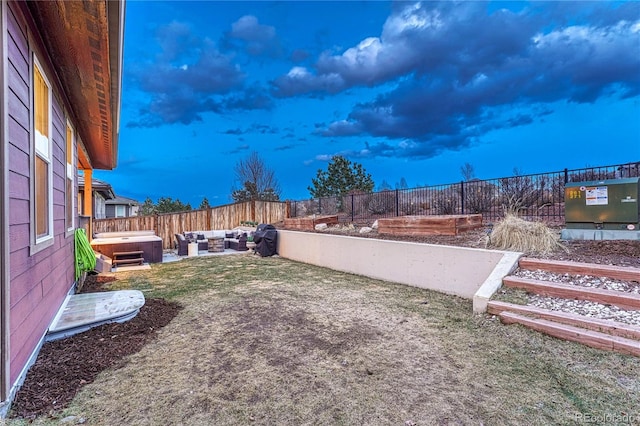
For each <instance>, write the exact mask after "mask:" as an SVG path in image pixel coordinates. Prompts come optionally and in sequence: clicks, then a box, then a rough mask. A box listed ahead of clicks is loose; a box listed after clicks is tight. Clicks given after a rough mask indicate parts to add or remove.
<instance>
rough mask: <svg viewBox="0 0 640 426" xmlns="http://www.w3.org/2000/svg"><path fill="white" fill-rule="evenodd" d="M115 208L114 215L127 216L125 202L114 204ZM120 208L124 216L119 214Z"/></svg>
mask: <svg viewBox="0 0 640 426" xmlns="http://www.w3.org/2000/svg"><path fill="white" fill-rule="evenodd" d="M114 207H115V208H114V210H113V215H114V217H118V218H120V217H127V206H125V205H124V204H116V205H114ZM118 208H121V209H122V216H118Z"/></svg>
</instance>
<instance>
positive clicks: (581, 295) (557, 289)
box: [502, 276, 640, 310]
mask: <svg viewBox="0 0 640 426" xmlns="http://www.w3.org/2000/svg"><path fill="white" fill-rule="evenodd" d="M502 283H503V284H504V285H505V286H507V287H512V288H520V289H523V290H525V291H528V292H530V293H536V294H539V295H541V296H550V297H561V298H564V299H578V300H588V301H591V302H598V303H604V304H610V305H616V306H619V307H621V308H623V309H633V310H635V309H640V294H634V293H625V292H622V291H615V290H604V289H600V288H590V287H581V286H576V285H570V284H559V283H552V282H549V281H540V280H530V279H527V278H520V277H514V276H507V277H504V278H503V279H502Z"/></svg>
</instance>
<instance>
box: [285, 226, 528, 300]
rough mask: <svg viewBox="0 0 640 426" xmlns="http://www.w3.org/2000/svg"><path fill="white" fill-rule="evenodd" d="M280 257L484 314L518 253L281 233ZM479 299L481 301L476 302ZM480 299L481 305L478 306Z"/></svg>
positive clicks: (515, 262)
mask: <svg viewBox="0 0 640 426" xmlns="http://www.w3.org/2000/svg"><path fill="white" fill-rule="evenodd" d="M278 254H279V255H280V256H282V257H285V258H287V259H291V260H295V261H298V262H304V263H310V264H313V265H317V266H322V267H326V268H330V269H334V270H337V271H343V272H349V273H353V274H358V275H363V276H367V277H371V278H376V279H380V280H384V281H390V282H396V283H400V284H406V285H410V286H414V287H419V288H424V289H429V290H436V291H439V292H442V293H447V294H453V295H456V296H461V297H464V298H466V299H473V300H474V312H484V311H485V310H486V303H487V300H488V298H489V297H491V295H493V293H495V291H496V290H497V289H498V288H499V287H500V284H501V281H502V277H504V276H505V275H507V274H508V273H509V272H510V271H511V270H513V269H514V268H515V266H516V265H517V260H518V258H519V257H520V255H521V254H520V253H511V252H503V251H497V250H482V249H473V248H464V247H454V246H442V245H433V244H420V243H411V242H404V241H389V240H380V239H375V238H358V237H346V236H341V235H329V234H319V233H313V232H298V231H284V230H278ZM476 293H479V298H475V297H474V296H475V295H476ZM476 299H477V300H476Z"/></svg>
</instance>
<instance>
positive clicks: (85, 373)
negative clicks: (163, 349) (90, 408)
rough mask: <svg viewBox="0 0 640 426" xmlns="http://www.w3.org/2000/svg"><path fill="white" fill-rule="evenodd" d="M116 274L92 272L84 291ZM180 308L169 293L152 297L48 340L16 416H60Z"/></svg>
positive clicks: (101, 286)
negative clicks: (105, 320)
mask: <svg viewBox="0 0 640 426" xmlns="http://www.w3.org/2000/svg"><path fill="white" fill-rule="evenodd" d="M114 279H115V278H114V277H107V276H104V277H103V276H97V275H90V276H88V277H87V280H86V281H85V284H84V286H83V287H82V291H81V292H82V293H90V292H96V291H105V290H106V289H105V284H106V283H107V282H109V281H113V280H114ZM180 309H181V307H180V305H178V304H176V303H172V302H167V301H165V300H164V299H147V300H146V301H145V304H144V306H143V307H142V308H141V309H140V312H139V313H138V315H136V316H135V317H134V318H133V319H131V320H129V321H127V322H124V323H111V324H105V325H101V326H98V327H95V328H92V329H90V330H88V331H85V332H83V333H80V334H76V335H74V336H71V337H68V338H65V339H60V340H56V341H53V342H47V343H45V344H44V345H43V346H42V349H41V351H40V353H39V355H38V358H37V360H36V362H35V364H34V365H33V366H32V367H31V369H30V370H29V372H28V374H27V378H26V380H25V382H24V384H23V385H22V387H21V388H20V390H19V391H18V393H17V395H16V398H15V400H14V402H13V404H12V406H11V412H10V416H11V417H23V418H27V419H33V418H35V417H36V416H40V415H46V414H49V415H52V416H55V413H56V412H57V411H58V410H61V409H63V408H64V407H66V406H67V405H68V404H69V402H70V401H71V400H72V399H73V398H74V397H75V395H76V394H77V393H78V391H79V390H80V389H81V388H82V387H83V386H84V385H86V384H89V383H91V382H93V381H94V380H95V378H96V377H97V376H98V374H99V373H100V372H102V371H103V370H106V369H107V368H118V367H120V366H122V365H124V364H125V363H126V357H127V355H131V354H133V353H136V352H138V351H139V350H140V349H141V348H142V347H143V346H144V345H145V344H146V343H147V342H149V341H151V340H152V339H154V338H155V336H156V332H157V330H158V329H160V328H162V327H164V326H165V325H167V324H169V322H170V321H171V320H172V319H173V318H174V317H175V316H176V315H177V314H178V311H179V310H180Z"/></svg>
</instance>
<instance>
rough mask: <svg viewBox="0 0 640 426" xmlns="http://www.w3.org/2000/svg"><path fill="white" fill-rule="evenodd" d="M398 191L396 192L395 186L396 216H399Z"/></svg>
mask: <svg viewBox="0 0 640 426" xmlns="http://www.w3.org/2000/svg"><path fill="white" fill-rule="evenodd" d="M399 196H400V193H399V192H398V188H396V217H397V216H400V200H399V198H398V197H399Z"/></svg>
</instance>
